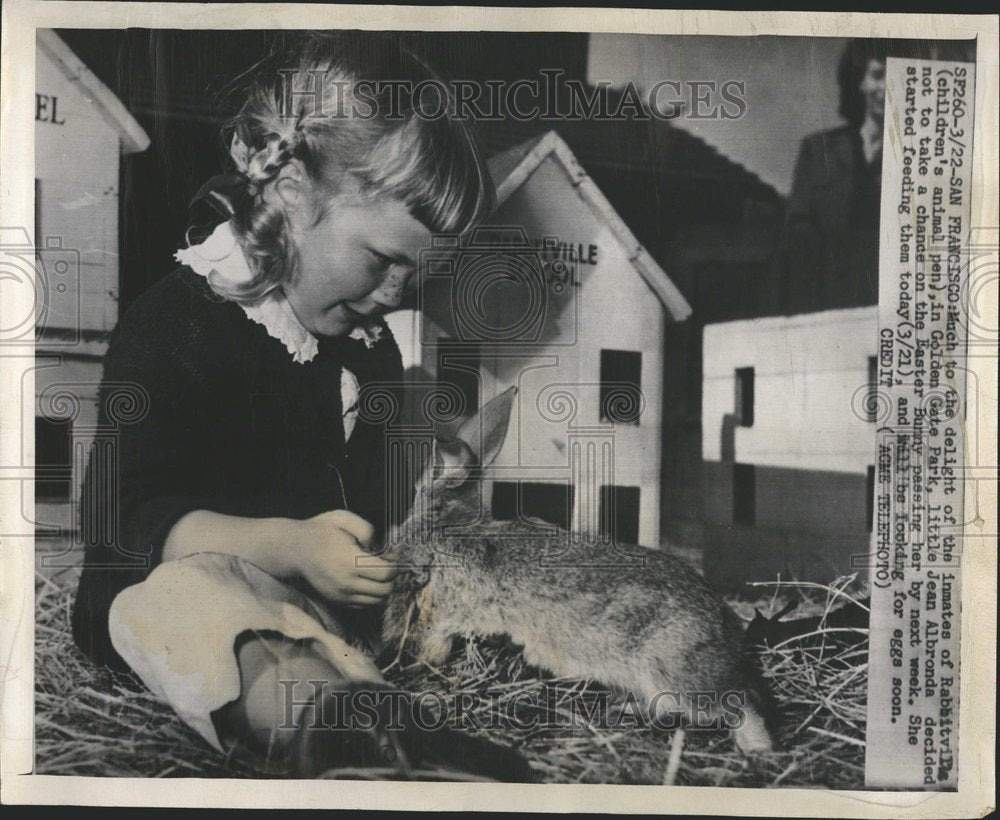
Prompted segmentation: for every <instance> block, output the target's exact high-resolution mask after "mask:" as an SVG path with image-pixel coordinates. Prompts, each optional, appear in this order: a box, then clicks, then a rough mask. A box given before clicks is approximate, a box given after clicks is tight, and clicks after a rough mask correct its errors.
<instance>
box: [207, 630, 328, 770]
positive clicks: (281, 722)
mask: <svg viewBox="0 0 1000 820" xmlns="http://www.w3.org/2000/svg"><path fill="white" fill-rule="evenodd" d="M236 658H237V663H238V664H239V670H240V680H241V694H240V697H239V698H238V699H237V700H235V701H233V702H232V703H228V704H226V705H225V706H223V707H222V708H221V709H218V710H217V711H215V712H214V713H213V715H212V719H213V721H214V723H215V726H216V730H217V731H218V733H219V740H220V741H222V744H223V746H225V747H226V748H229V749H232V748H234V747H237V748H243V747H246V748H248V749H249V750H250V751H251V752H252V753H253V754H254V756H255V757H256V758H258V759H262V760H263V761H265V763H266V764H268V766H269V768H278V769H287V768H289V764H288V763H287V761H288V760H289V757H290V755H291V754H292V749H293V747H294V745H295V735H296V731H297V727H302V726H307V725H310V723H311V722H312V723H315V721H316V716H315V712H314V711H313V710H309V709H308V708H307V707H306V706H305V704H304V702H305V701H307V700H311V699H313V696H314V695H315V697H316V698H321V697H322V693H323V690H324V689H325V688H327V687H336V686H340V685H341V684H343V683H346V681H344V680H343V675H342V674H341V673H340V672H339V671H338V670H337V669H336V668H335V667H334V666H333V665H332V664H331V663H330V662H329V661H328V660H327V659H326V658H325V657H324V656H323V655H322V654H321V653H320V652H319V651H317V649H316V647H315V646H314V645H313V643H312V641H310V640H304V641H290V640H288V639H287V638H285V637H284V636H282V635H280V634H277V633H259V632H255V631H248V632H245V633H243V634H242V635H240V637H239V638H238V639H237V643H236Z"/></svg>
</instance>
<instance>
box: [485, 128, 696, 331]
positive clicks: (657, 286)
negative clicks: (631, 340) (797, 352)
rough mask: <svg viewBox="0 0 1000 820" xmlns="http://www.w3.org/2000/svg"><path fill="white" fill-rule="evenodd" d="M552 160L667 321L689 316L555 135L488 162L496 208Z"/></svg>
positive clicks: (681, 300) (665, 278)
mask: <svg viewBox="0 0 1000 820" xmlns="http://www.w3.org/2000/svg"><path fill="white" fill-rule="evenodd" d="M552 156H554V157H555V158H556V159H557V160H558V161H559V163H560V165H561V166H562V168H563V170H564V171H565V172H566V174H567V176H568V177H569V179H570V182H571V184H572V185H573V187H574V188H575V189H576V191H577V193H578V194H579V196H580V198H581V199H582V200H583V201H584V202H585V203H586V204H587V206H588V207H589V208H590V210H591V211H592V212H593V213H594V215H595V216H597V217H598V218H600V219H601V220H603V221H604V223H605V224H606V225H607V226H608V228H610V230H611V232H612V233H613V234H614V236H615V237H616V238H617V239H618V241H619V242H620V243H621V245H622V247H623V248H624V249H625V252H626V254H627V256H628V260H629V262H630V263H631V264H632V266H633V267H634V268H635V269H636V270H637V271H638V272H639V275H640V276H642V278H643V280H644V281H645V282H646V284H647V285H648V286H649V288H650V289H651V290H652V291H653V293H655V294H656V296H657V297H658V298H659V300H660V302H662V303H663V306H664V307H665V308H666V309H667V312H668V313H669V314H670V316H671V318H672V319H674V321H678V322H680V321H683V320H684V319H686V318H687V317H688V316H690V315H691V306H690V305H689V304H688V302H687V300H686V299H685V298H684V296H683V295H682V294H681V292H680V291H679V290H678V289H677V286H676V285H675V284H674V283H673V282H672V281H671V279H670V277H669V276H667V274H666V272H665V271H664V270H663V268H661V267H660V266H659V265H658V264H657V263H656V260H655V259H653V257H652V256H650V255H649V253H648V252H647V251H646V249H645V248H644V247H643V246H642V245H641V244H640V243H639V240H638V239H636V238H635V235H634V234H633V233H632V231H631V230H629V227H628V225H626V224H625V222H624V221H623V220H622V218H621V217H620V216H619V215H618V212H617V211H616V210H615V209H614V207H613V206H612V205H611V203H610V202H609V201H608V199H607V197H606V196H605V195H604V194H603V193H602V192H601V190H600V188H598V187H597V185H596V184H595V183H594V181H593V180H592V179H591V178H590V177H589V176H588V175H587V172H586V171H584V170H583V168H582V167H581V166H580V163H579V162H577V160H576V157H575V156H574V155H573V152H572V151H570V149H569V146H568V145H567V144H566V143H565V142H564V141H563V139H562V137H560V136H559V135H558V134H557V133H556V132H555V131H547V132H545V133H544V134H541V135H539V136H536V137H533V138H532V139H529V140H526V141H525V142H522V143H521V144H519V145H515V146H513V147H512V148H509V149H508V150H506V151H504V152H502V153H500V154H497V155H495V156H493V157H491V158H490V159H489V160H488V162H487V164H488V165H489V169H490V174H491V175H492V177H493V182H494V184H495V185H496V188H497V206H498V207H499V206H501V205H503V203H504V202H506V201H507V199H508V198H509V197H510V195H511V194H513V193H514V191H516V190H517V189H518V188H520V187H521V186H522V185H523V184H524V183H525V182H526V181H527V180H528V178H529V177H530V176H531V175H532V174H533V173H534V172H535V170H536V169H537V168H538V167H539V166H540V165H541V164H542V163H543V162H544V161H545V160H546V159H548V158H549V157H552Z"/></svg>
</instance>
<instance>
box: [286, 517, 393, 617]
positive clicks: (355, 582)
mask: <svg viewBox="0 0 1000 820" xmlns="http://www.w3.org/2000/svg"><path fill="white" fill-rule="evenodd" d="M297 523H298V527H297V535H296V538H295V542H296V555H295V556H294V557H293V560H296V559H297V560H296V569H297V572H296V574H297V575H298V576H299V577H300V578H301V579H302V580H304V581H305V582H306V583H308V584H309V585H310V586H312V588H313V589H315V590H316V592H318V593H319V594H320V595H321V596H323V597H324V598H325V599H326V600H328V601H330V602H331V603H334V604H341V605H342V606H349V607H364V606H374V605H375V604H378V603H381V602H382V599H383V598H385V597H386V596H387V595H388V594H389V592H390V591H391V590H392V579H393V578H394V577H395V576H396V574H397V572H398V570H397V568H396V567H395V566H394V565H393V564H390V563H389V562H388V561H384V560H382V559H381V558H379V557H378V556H375V555H372V554H371V553H368V552H365V550H364V549H362V547H363V546H367V545H368V544H369V543H370V542H371V539H372V536H373V534H374V529H373V527H372V525H371V524H369V523H368V522H367V521H365V520H364V519H363V518H361V517H360V516H357V515H355V514H354V513H351V512H348V511H347V510H333V511H331V512H325V513H321V514H320V515H317V516H315V517H313V518H308V519H306V520H305V521H300V522H297Z"/></svg>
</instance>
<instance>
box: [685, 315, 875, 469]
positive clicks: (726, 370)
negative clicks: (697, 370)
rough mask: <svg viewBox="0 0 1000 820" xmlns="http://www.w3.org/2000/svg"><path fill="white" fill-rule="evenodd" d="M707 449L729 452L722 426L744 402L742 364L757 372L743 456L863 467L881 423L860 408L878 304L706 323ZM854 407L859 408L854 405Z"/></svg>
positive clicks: (761, 461)
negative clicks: (739, 393) (739, 378)
mask: <svg viewBox="0 0 1000 820" xmlns="http://www.w3.org/2000/svg"><path fill="white" fill-rule="evenodd" d="M704 333H705V336H704V376H703V378H704V383H703V397H702V442H703V445H702V456H703V458H704V459H705V460H706V461H720V460H721V458H722V438H721V430H722V425H723V420H724V417H725V416H726V414H731V413H733V412H734V410H735V395H736V373H735V371H736V369H737V368H742V367H753V368H754V371H755V379H754V380H755V412H754V424H753V426H752V427H739V426H737V427H736V431H735V455H736V460H737V461H739V462H743V463H747V464H756V465H761V466H769V467H784V468H792V469H803V470H828V471H834V472H848V473H861V474H864V473H865V471H866V469H867V465H868V464H870V463H871V462H872V459H873V457H874V447H875V425H874V424H872V423H871V422H869V421H866V420H865V419H864V418H862V417H860V416H859V414H858V412H856V411H857V410H859V409H863V405H862V403H861V401H860V398H861V396H860V395H856V391H858V390H859V389H863V388H864V386H865V385H866V384H867V382H868V357H869V356H874V355H875V354H876V345H877V337H878V308H877V307H875V306H873V307H863V308H855V309H850V310H836V311H826V312H822V313H813V314H804V315H801V316H792V317H776V318H768V319H757V320H748V321H739V322H725V323H721V324H715V325H708V326H707V327H705V331H704ZM852 407H853V409H852Z"/></svg>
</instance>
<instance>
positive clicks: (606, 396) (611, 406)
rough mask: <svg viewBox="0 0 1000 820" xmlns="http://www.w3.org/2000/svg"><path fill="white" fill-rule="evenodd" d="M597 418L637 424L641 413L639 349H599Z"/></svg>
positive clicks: (640, 360)
mask: <svg viewBox="0 0 1000 820" xmlns="http://www.w3.org/2000/svg"><path fill="white" fill-rule="evenodd" d="M600 402H601V407H600V418H601V421H610V422H612V423H615V424H638V423H639V416H640V414H641V413H642V353H639V352H638V351H635V350H602V351H601V393H600Z"/></svg>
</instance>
